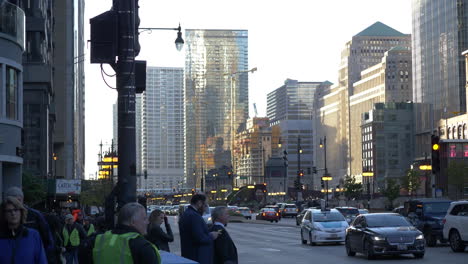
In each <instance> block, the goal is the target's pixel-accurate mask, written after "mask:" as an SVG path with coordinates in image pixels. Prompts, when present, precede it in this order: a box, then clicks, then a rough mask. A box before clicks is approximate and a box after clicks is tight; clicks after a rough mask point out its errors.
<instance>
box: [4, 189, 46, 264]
mask: <svg viewBox="0 0 468 264" xmlns="http://www.w3.org/2000/svg"><path fill="white" fill-rule="evenodd" d="M27 214H28V210H27V209H26V208H24V206H23V204H22V203H21V202H20V201H18V200H17V199H15V198H13V197H11V196H9V197H6V198H5V200H4V201H3V203H2V204H1V205H0V249H1V250H0V263H5V264H10V263H11V264H23V263H24V264H47V257H46V254H45V251H44V247H43V245H42V240H41V237H40V235H39V232H38V231H36V230H34V229H32V228H28V227H26V226H25V225H24V223H25V222H26V219H27Z"/></svg>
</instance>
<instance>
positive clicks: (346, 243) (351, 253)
mask: <svg viewBox="0 0 468 264" xmlns="http://www.w3.org/2000/svg"><path fill="white" fill-rule="evenodd" d="M345 247H346V254H347V255H348V256H349V257H354V256H356V252H354V251H353V250H351V245H350V244H349V240H348V238H346V240H345Z"/></svg>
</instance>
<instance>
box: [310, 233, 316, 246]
mask: <svg viewBox="0 0 468 264" xmlns="http://www.w3.org/2000/svg"><path fill="white" fill-rule="evenodd" d="M309 242H310V245H311V246H315V245H316V244H315V242H312V233H311V232H309Z"/></svg>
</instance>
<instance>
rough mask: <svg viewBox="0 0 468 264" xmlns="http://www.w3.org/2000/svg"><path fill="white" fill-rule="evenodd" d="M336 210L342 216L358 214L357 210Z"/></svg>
mask: <svg viewBox="0 0 468 264" xmlns="http://www.w3.org/2000/svg"><path fill="white" fill-rule="evenodd" d="M337 210H338V211H340V213H342V214H343V215H344V216H356V215H358V214H359V210H358V209H356V208H337Z"/></svg>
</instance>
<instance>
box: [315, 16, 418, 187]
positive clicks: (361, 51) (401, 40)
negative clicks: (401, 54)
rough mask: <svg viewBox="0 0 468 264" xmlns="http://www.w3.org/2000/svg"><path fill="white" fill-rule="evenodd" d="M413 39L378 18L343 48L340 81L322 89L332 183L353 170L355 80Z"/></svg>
mask: <svg viewBox="0 0 468 264" xmlns="http://www.w3.org/2000/svg"><path fill="white" fill-rule="evenodd" d="M410 41H411V36H410V35H408V34H403V33H400V32H398V31H397V30H395V29H393V28H391V27H389V26H387V25H385V24H383V23H381V22H376V23H374V24H372V25H371V26H369V27H368V28H366V29H364V30H363V31H361V32H360V33H358V34H357V35H355V36H353V38H352V40H351V41H349V42H347V43H346V45H345V47H344V49H343V50H342V52H341V64H340V69H339V71H338V84H336V85H333V86H331V87H329V88H327V89H325V90H323V91H320V95H319V98H318V107H317V109H319V110H318V111H319V113H317V118H318V120H317V122H318V124H319V126H318V127H317V131H318V133H319V134H321V135H327V155H328V156H327V158H328V160H327V164H328V168H327V169H328V171H329V172H330V174H331V176H332V177H334V179H333V182H332V184H338V183H339V179H340V178H342V177H344V176H345V175H351V171H352V164H351V161H352V157H351V155H352V154H354V153H353V149H352V148H351V145H350V143H351V142H350V138H351V135H350V134H351V129H350V126H351V125H352V124H351V122H350V104H349V97H350V96H352V95H354V94H355V91H354V87H353V84H354V83H355V82H357V81H359V80H361V79H362V76H361V72H362V71H363V70H365V69H367V68H369V67H370V66H373V65H375V64H378V63H380V62H381V59H382V57H383V56H384V54H385V52H386V51H388V50H390V49H391V48H393V47H395V46H400V47H403V48H406V49H409V48H410ZM317 157H318V158H319V159H320V158H322V157H321V156H320V155H318V156H317ZM318 162H320V163H322V162H323V160H319V161H318ZM319 175H320V174H319Z"/></svg>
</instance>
